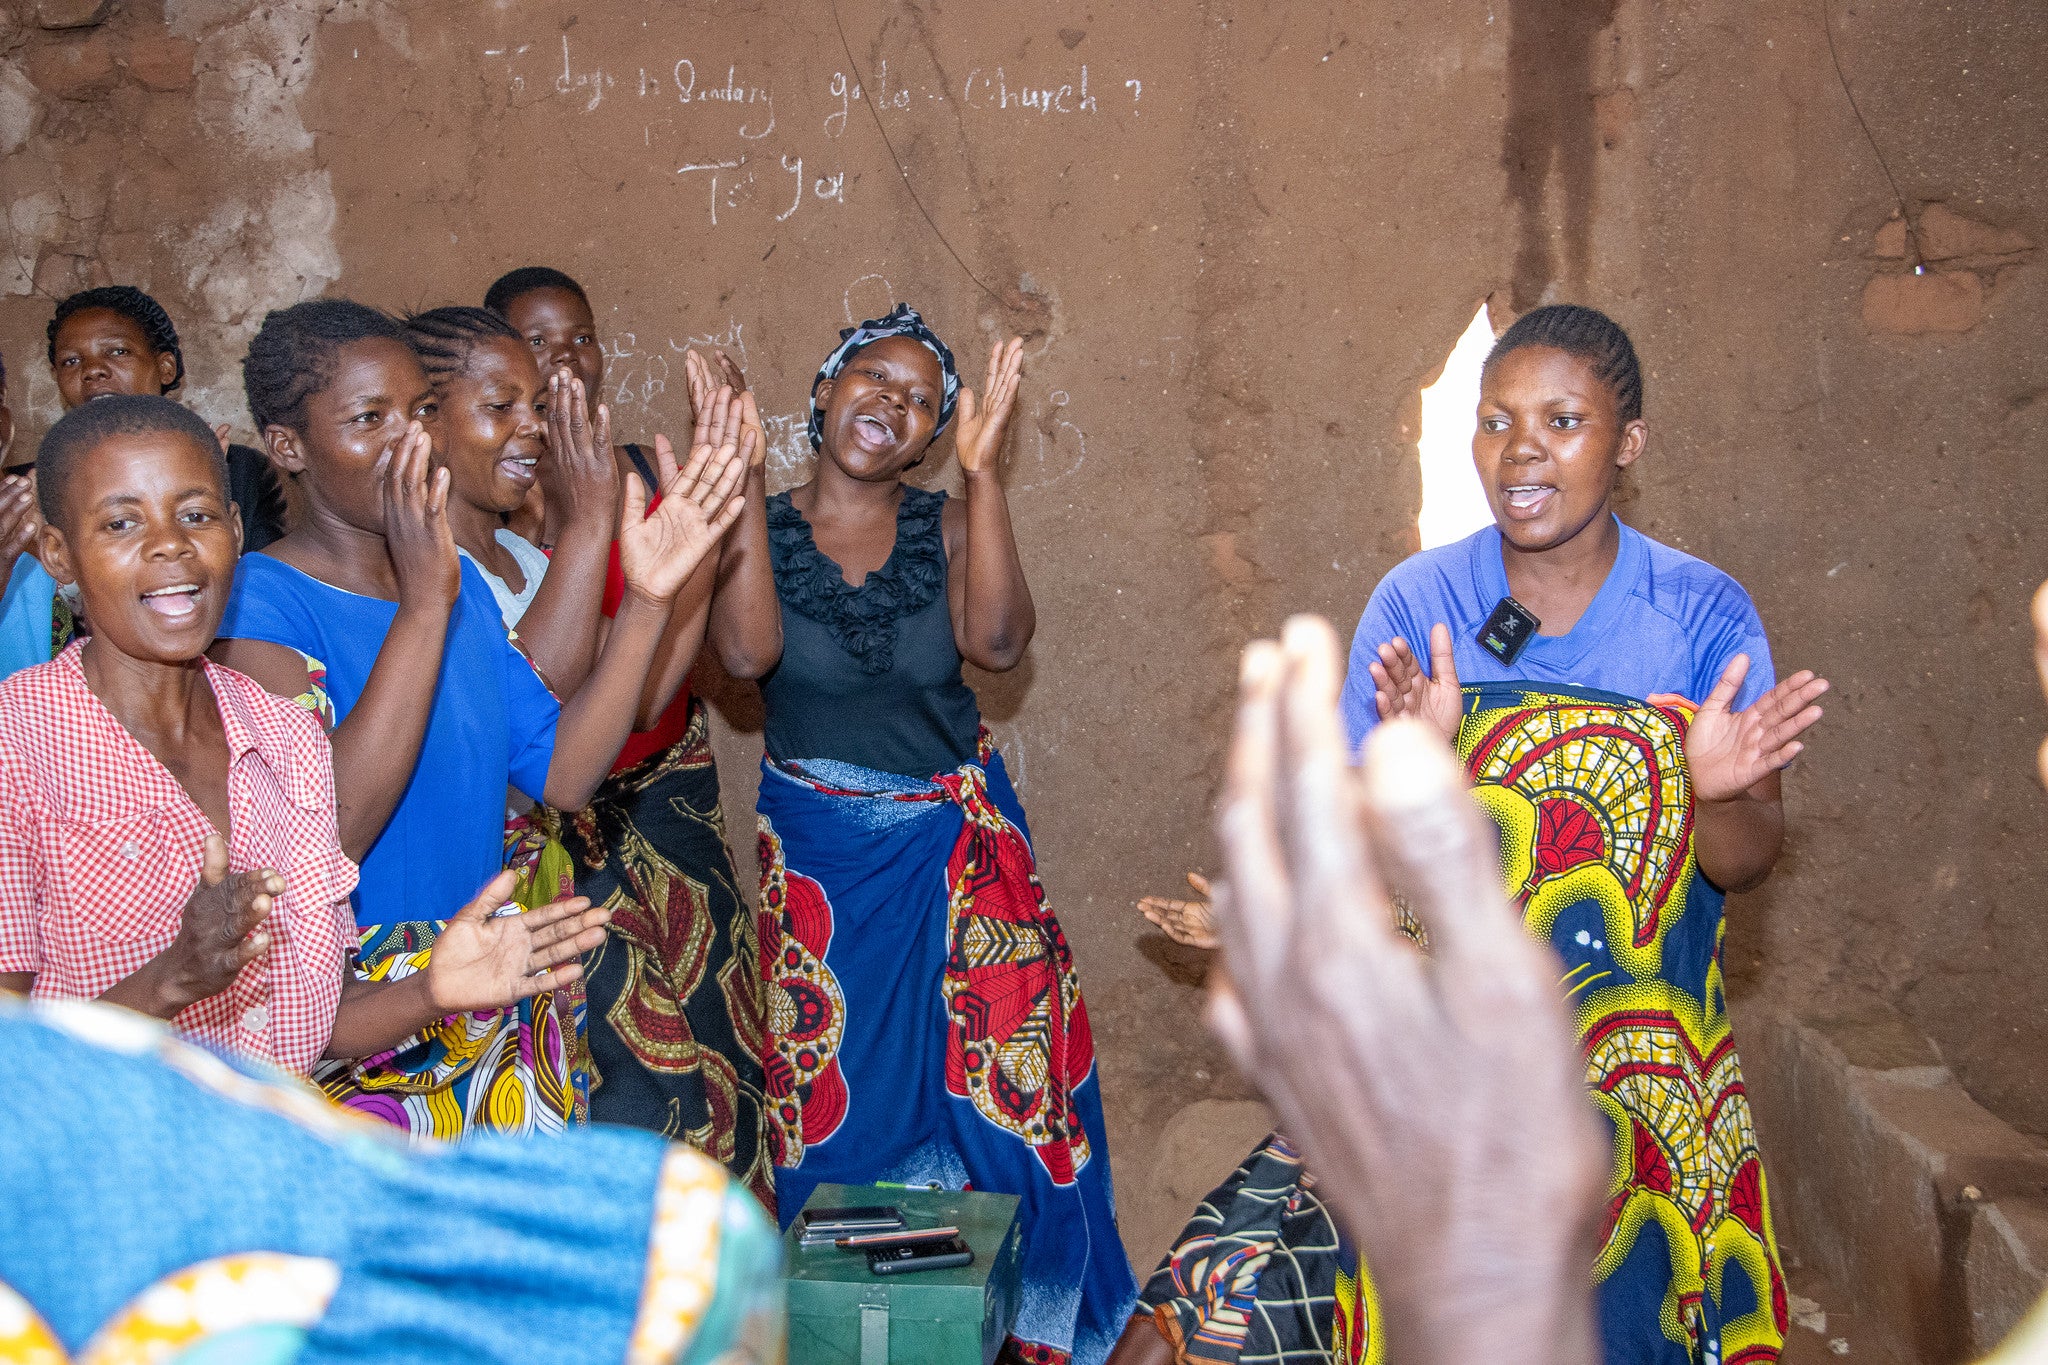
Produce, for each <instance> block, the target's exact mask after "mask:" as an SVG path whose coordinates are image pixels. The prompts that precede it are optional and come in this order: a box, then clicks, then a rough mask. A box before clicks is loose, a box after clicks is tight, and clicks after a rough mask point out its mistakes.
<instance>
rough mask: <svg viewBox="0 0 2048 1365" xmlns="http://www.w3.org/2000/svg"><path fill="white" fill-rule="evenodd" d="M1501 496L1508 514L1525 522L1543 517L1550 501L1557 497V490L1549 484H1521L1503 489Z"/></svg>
mask: <svg viewBox="0 0 2048 1365" xmlns="http://www.w3.org/2000/svg"><path fill="white" fill-rule="evenodd" d="M1501 494H1502V499H1501V501H1502V504H1503V505H1504V506H1505V508H1506V509H1507V514H1508V515H1509V516H1511V517H1513V518H1515V519H1516V520H1517V521H1525V520H1531V519H1533V518H1536V517H1540V516H1542V515H1543V512H1544V510H1545V509H1546V508H1548V507H1549V506H1550V500H1551V499H1552V498H1554V497H1556V496H1557V489H1556V488H1555V487H1554V486H1552V485H1550V484H1547V483H1520V484H1511V485H1509V486H1508V487H1506V488H1503V489H1501Z"/></svg>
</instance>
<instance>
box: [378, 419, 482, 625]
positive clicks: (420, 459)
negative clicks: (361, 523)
mask: <svg viewBox="0 0 2048 1365" xmlns="http://www.w3.org/2000/svg"><path fill="white" fill-rule="evenodd" d="M433 453H434V442H433V438H432V437H430V436H428V435H427V430H426V428H425V427H423V426H421V425H420V424H419V423H418V422H413V423H410V424H409V425H408V426H407V427H406V429H405V433H404V434H403V435H401V436H400V437H399V438H398V439H397V440H396V441H393V442H392V443H391V445H390V446H389V447H387V448H386V449H385V451H384V456H383V458H382V459H381V460H380V461H379V462H378V468H377V481H378V494H379V497H380V498H381V499H382V501H383V504H384V545H385V549H386V552H387V553H388V554H390V556H391V569H392V572H393V574H395V575H396V577H397V579H398V604H399V605H400V606H401V607H404V606H413V605H417V606H422V607H427V606H432V607H439V608H441V609H443V610H448V609H452V608H453V607H454V606H455V598H456V595H457V594H458V593H460V592H461V591H462V558H461V556H460V555H459V554H457V553H456V550H455V533H454V531H453V530H452V529H450V527H449V525H448V479H449V475H448V471H447V470H446V469H434V468H432V467H431V465H430V463H429V461H430V459H431V457H432V455H433Z"/></svg>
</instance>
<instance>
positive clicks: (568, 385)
mask: <svg viewBox="0 0 2048 1365" xmlns="http://www.w3.org/2000/svg"><path fill="white" fill-rule="evenodd" d="M591 411H592V409H591V405H590V403H589V402H588V400H587V397H586V395H585V393H584V390H583V381H582V380H581V379H578V378H577V377H576V376H575V375H573V374H571V373H570V372H569V370H568V369H567V368H566V367H564V368H562V369H559V370H556V371H555V372H554V373H553V374H552V375H550V376H548V450H547V458H546V459H544V460H542V461H541V464H540V484H541V490H542V496H543V497H545V498H546V499H547V506H548V507H549V508H550V509H552V510H553V512H554V514H555V516H556V517H557V519H558V521H559V524H561V525H563V526H568V525H572V524H574V523H576V522H577V521H578V520H579V519H581V520H583V521H591V520H596V521H602V522H604V523H606V524H607V525H609V523H610V522H611V519H612V509H613V508H614V507H616V506H617V505H618V497H619V466H618V462H617V461H616V460H614V459H613V458H612V414H611V409H610V408H607V407H606V406H605V405H604V404H602V403H599V404H597V405H596V414H597V415H596V417H595V418H594V419H593V418H592V416H591Z"/></svg>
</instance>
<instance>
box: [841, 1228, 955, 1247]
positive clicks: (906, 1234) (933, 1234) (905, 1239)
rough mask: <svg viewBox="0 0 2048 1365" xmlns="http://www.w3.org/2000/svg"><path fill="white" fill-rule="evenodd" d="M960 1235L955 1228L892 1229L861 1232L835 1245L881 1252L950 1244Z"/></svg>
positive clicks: (844, 1238)
mask: <svg viewBox="0 0 2048 1365" xmlns="http://www.w3.org/2000/svg"><path fill="white" fill-rule="evenodd" d="M959 1235H960V1229H958V1228H955V1227H944V1228H892V1229H891V1230H889V1231H888V1232H861V1233H856V1234H854V1235H853V1236H851V1237H841V1238H840V1239H839V1240H838V1242H836V1243H835V1244H834V1245H836V1246H837V1247H838V1248H839V1249H840V1250H841V1251H881V1250H885V1249H887V1248H889V1247H903V1246H916V1245H919V1244H920V1243H924V1242H950V1241H952V1240H953V1239H954V1238H955V1237H958V1236H959Z"/></svg>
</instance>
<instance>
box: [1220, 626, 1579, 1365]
mask: <svg viewBox="0 0 2048 1365" xmlns="http://www.w3.org/2000/svg"><path fill="white" fill-rule="evenodd" d="M1339 657H1340V655H1339V649H1338V642H1337V638H1336V636H1335V634H1334V633H1332V631H1331V630H1330V628H1329V625H1328V624H1327V623H1326V622H1323V621H1321V620H1316V619H1312V618H1302V617H1297V618H1296V619H1294V620H1292V621H1290V622H1289V623H1288V625H1287V629H1286V632H1285V635H1284V639H1283V641H1282V643H1280V644H1278V645H1275V644H1272V643H1268V642H1260V643H1256V644H1254V645H1252V646H1251V647H1250V648H1249V649H1248V650H1246V651H1245V656H1244V661H1243V665H1242V671H1241V672H1240V675H1239V688H1238V708H1237V730H1236V736H1235V739H1234V741H1233V743H1232V746H1231V752H1230V759H1229V773H1228V778H1227V786H1226V791H1225V795H1224V800H1223V806H1222V810H1221V812H1220V814H1219V817H1218V827H1219V831H1220V833H1221V835H1222V840H1223V846H1224V850H1225V854H1226V861H1227V865H1228V869H1229V874H1228V881H1227V883H1226V884H1224V885H1221V886H1219V887H1217V898H1216V911H1217V921H1218V928H1219V932H1220V934H1221V937H1222V939H1223V955H1224V965H1225V967H1226V968H1227V970H1228V977H1227V978H1226V979H1225V980H1224V981H1223V982H1222V984H1220V985H1219V984H1218V975H1217V974H1212V975H1211V978H1210V980H1211V1004H1210V1019H1211V1023H1212V1024H1213V1025H1214V1027H1215V1028H1216V1030H1217V1031H1218V1033H1220V1034H1221V1035H1222V1037H1223V1038H1224V1040H1225V1041H1226V1042H1227V1043H1228V1044H1229V1046H1230V1048H1231V1051H1232V1052H1233V1053H1234V1054H1235V1056H1236V1057H1237V1059H1238V1062H1239V1065H1240V1066H1241V1067H1242V1068H1243V1070H1244V1073H1245V1074H1246V1075H1248V1076H1253V1077H1256V1078H1257V1079H1258V1081H1259V1084H1260V1086H1261V1088H1262V1089H1263V1090H1264V1091H1265V1093H1266V1095H1267V1097H1268V1098H1269V1099H1270V1100H1271V1101H1272V1103H1273V1105H1274V1108H1275V1109H1276V1110H1277V1111H1278V1112H1279V1115H1280V1118H1281V1122H1282V1126H1283V1128H1284V1130H1285V1131H1286V1132H1288V1133H1289V1134H1290V1135H1292V1136H1293V1137H1295V1138H1297V1139H1299V1140H1300V1142H1301V1143H1302V1145H1303V1147H1304V1149H1305V1152H1306V1155H1307V1160H1308V1164H1309V1166H1310V1168H1311V1169H1313V1170H1314V1171H1315V1172H1316V1175H1317V1182H1318V1183H1317V1191H1318V1193H1320V1194H1322V1195H1324V1196H1325V1197H1326V1198H1327V1199H1328V1200H1329V1201H1330V1203H1331V1204H1332V1206H1333V1207H1334V1208H1335V1209H1336V1211H1337V1213H1338V1215H1339V1217H1340V1219H1341V1221H1342V1222H1343V1224H1344V1226H1345V1227H1346V1229H1347V1230H1348V1231H1349V1232H1350V1233H1351V1234H1352V1235H1353V1236H1355V1237H1356V1238H1357V1239H1358V1241H1359V1243H1360V1244H1361V1246H1362V1248H1363V1252H1364V1257H1365V1261H1366V1263H1367V1264H1368V1265H1369V1266H1370V1267H1371V1270H1372V1274H1373V1278H1374V1280H1375V1281H1376V1282H1377V1283H1378V1284H1379V1287H1380V1293H1381V1301H1382V1303H1383V1304H1384V1305H1385V1311H1386V1317H1387V1323H1388V1338H1389V1340H1391V1341H1393V1342H1395V1343H1397V1345H1396V1348H1395V1349H1396V1350H1397V1351H1399V1352H1400V1353H1401V1354H1402V1355H1403V1356H1404V1357H1407V1356H1412V1357H1413V1358H1415V1359H1417V1360H1425V1361H1432V1362H1433V1361H1446V1362H1448V1361H1459V1362H1463V1361H1473V1360H1509V1359H1516V1360H1520V1359H1541V1360H1544V1361H1555V1362H1563V1361H1584V1360H1593V1359H1597V1358H1598V1355H1597V1350H1596V1347H1595V1345H1594V1338H1593V1312H1592V1303H1591V1295H1590V1292H1589V1289H1588V1286H1587V1282H1586V1266H1587V1265H1588V1264H1589V1263H1590V1262H1591V1259H1592V1254H1593V1242H1594V1237H1595V1232H1596V1229H1597V1227H1598V1220H1599V1216H1600V1208H1601V1206H1600V1198H1601V1194H1602V1192H1603V1190H1604V1189H1605V1175H1606V1146H1607V1144H1606V1142H1605V1141H1604V1139H1603V1137H1602V1135H1601V1132H1600V1128H1599V1125H1598V1123H1597V1121H1596V1119H1595V1116H1594V1109H1593V1106H1592V1105H1591V1104H1589V1103H1588V1102H1587V1099H1586V1094H1585V1087H1584V1063H1583V1061H1582V1060H1581V1058H1580V1055H1579V1050H1578V1048H1577V1046H1576V1043H1575V1039H1574V1035H1573V1029H1572V1022H1571V1018H1570V1015H1569V1013H1568V1012H1567V1010H1566V1007H1565V1003H1564V997H1563V992H1562V991H1561V990H1560V988H1559V985H1558V982H1559V978H1560V976H1561V974H1562V966H1561V964H1560V963H1559V962H1558V960H1557V957H1556V955H1555V954H1554V953H1552V952H1551V950H1550V949H1549V947H1548V946H1547V945H1545V944H1542V943H1540V942H1538V941H1537V940H1536V939H1534V938H1533V937H1531V936H1530V935H1528V934H1527V933H1526V932H1524V930H1523V928H1522V926H1521V922H1520V918H1519V916H1517V915H1516V914H1515V912H1514V910H1513V909H1512V908H1511V907H1510V906H1509V905H1508V904H1507V902H1506V901H1505V900H1504V898H1503V896H1502V894H1501V887H1500V873H1499V870H1498V867H1497V865H1496V862H1495V855H1494V836H1493V834H1492V832H1491V830H1490V828H1489V827H1488V825H1487V824H1486V822H1485V820H1484V818H1483V817H1482V816H1481V814H1480V812H1479V808H1478V806H1477V803H1475V802H1474V801H1473V800H1472V799H1471V797H1470V795H1469V794H1468V793H1467V791H1466V789H1465V784H1464V779H1463V774H1462V772H1461V771H1460V769H1459V767H1458V764H1457V761H1456V759H1455V757H1454V756H1453V755H1452V753H1451V751H1450V749H1449V748H1448V747H1447V746H1446V745H1445V743H1444V742H1443V740H1442V738H1441V737H1440V736H1439V734H1437V733H1436V732H1435V731H1434V730H1433V729H1432V728H1431V727H1430V726H1428V725H1426V724H1422V723H1419V722H1416V721H1411V720H1403V719H1398V718H1397V719H1394V720H1391V721H1389V722H1388V723H1387V724H1386V725H1383V726H1382V727H1380V728H1379V730H1378V731H1377V732H1376V733H1375V734H1374V736H1373V738H1372V740H1371V742H1370V743H1369V744H1368V745H1367V747H1366V751H1365V756H1364V766H1363V768H1362V769H1360V770H1355V769H1353V768H1352V767H1351V766H1350V764H1349V763H1348V762H1347V757H1348V756H1347V754H1346V750H1345V740H1344V730H1343V726H1342V724H1341V722H1340V720H1339V718H1338V714H1337V704H1336V703H1337V692H1338V682H1339V677H1340V669H1339V662H1338V661H1339ZM1395 888H1398V889H1400V890H1401V891H1402V892H1403V893H1404V895H1405V896H1406V898H1407V900H1408V902H1409V905H1410V907H1411V909H1412V910H1413V911H1414V913H1415V914H1416V916H1417V917H1419V918H1420V919H1421V920H1422V922H1423V923H1424V924H1425V925H1426V926H1427V928H1428V931H1429V935H1430V939H1431V942H1432V944H1433V945H1434V947H1433V953H1432V955H1430V956H1425V955H1424V954H1422V953H1421V952H1420V951H1419V950H1418V949H1417V948H1416V947H1415V945H1414V944H1412V943H1411V942H1409V940H1408V939H1406V938H1404V937H1402V936H1401V934H1400V933H1399V932H1398V931H1397V930H1396V929H1395V928H1394V924H1393V918H1392V912H1391V894H1392V891H1393V890H1394V889H1395ZM1233 983H1234V984H1233ZM1531 1342H1540V1343H1544V1347H1543V1352H1542V1354H1540V1355H1538V1356H1532V1355H1531V1354H1530V1350H1531V1348H1530V1346H1529V1343H1531Z"/></svg>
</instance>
